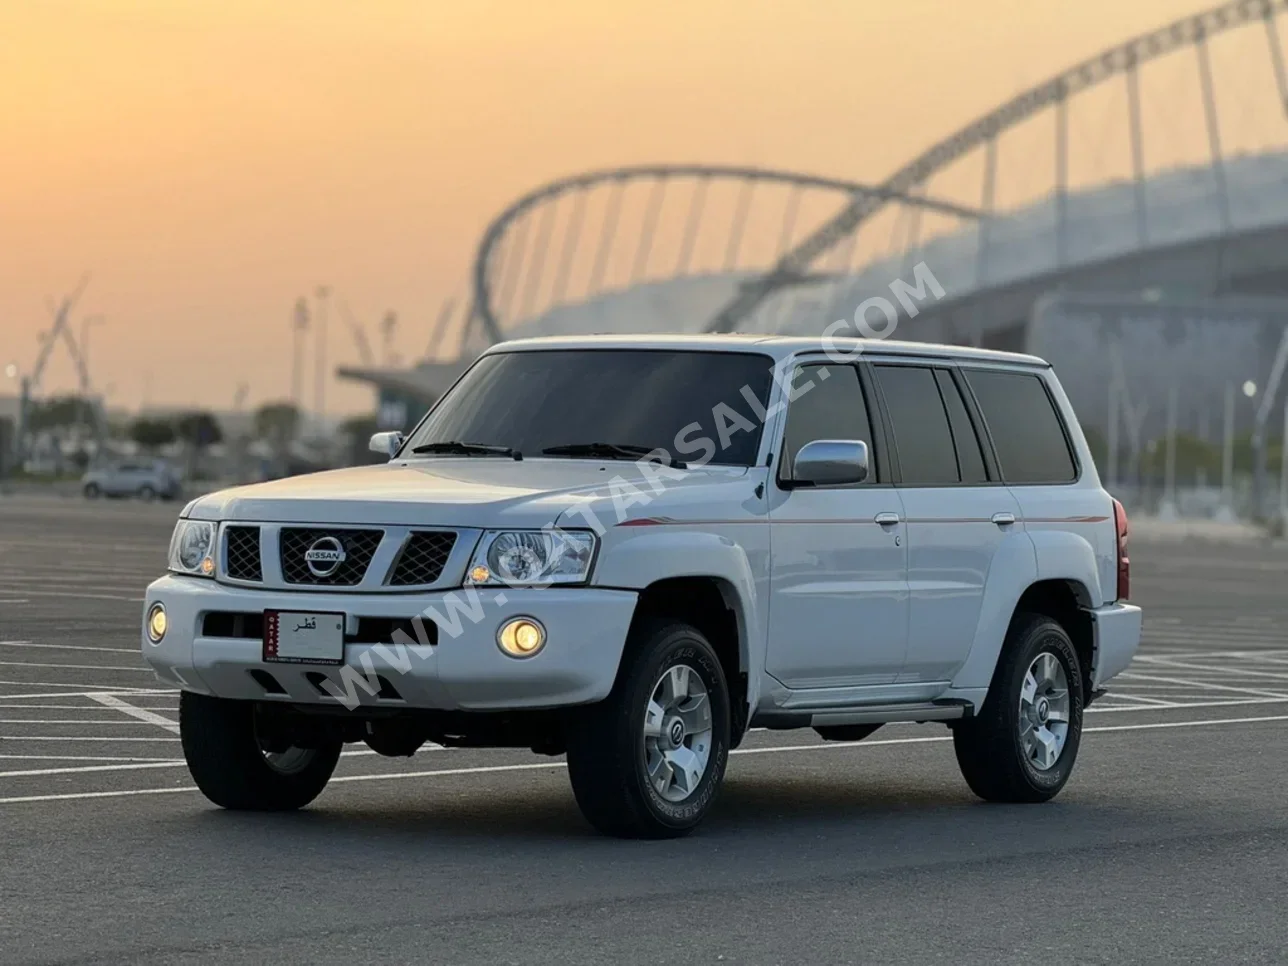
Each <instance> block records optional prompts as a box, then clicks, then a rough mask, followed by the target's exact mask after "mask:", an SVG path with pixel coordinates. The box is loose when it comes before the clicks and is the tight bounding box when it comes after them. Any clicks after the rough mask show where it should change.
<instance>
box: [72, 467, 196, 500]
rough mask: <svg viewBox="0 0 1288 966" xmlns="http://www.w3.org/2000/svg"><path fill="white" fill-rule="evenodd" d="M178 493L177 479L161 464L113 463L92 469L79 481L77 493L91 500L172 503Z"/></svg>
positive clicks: (177, 477) (172, 470)
mask: <svg viewBox="0 0 1288 966" xmlns="http://www.w3.org/2000/svg"><path fill="white" fill-rule="evenodd" d="M180 489H181V487H180V484H179V475H178V474H177V473H176V472H175V470H174V468H173V467H171V466H170V464H168V463H166V462H165V461H164V460H154V461H152V462H150V463H117V464H115V465H112V466H107V467H100V468H98V469H92V470H90V471H89V472H88V473H86V474H85V475H84V477H82V478H81V492H83V493H84V494H85V496H86V497H88V498H89V499H91V500H92V499H96V498H98V497H100V496H116V497H121V496H127V497H138V498H139V499H140V500H156V499H162V500H173V499H174V498H175V497H177V496H178V495H179V493H180Z"/></svg>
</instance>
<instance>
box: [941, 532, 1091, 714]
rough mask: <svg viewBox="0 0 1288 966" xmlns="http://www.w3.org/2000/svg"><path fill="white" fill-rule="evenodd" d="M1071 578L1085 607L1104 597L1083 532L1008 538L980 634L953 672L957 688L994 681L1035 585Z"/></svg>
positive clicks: (991, 580) (988, 587)
mask: <svg viewBox="0 0 1288 966" xmlns="http://www.w3.org/2000/svg"><path fill="white" fill-rule="evenodd" d="M1048 580H1063V581H1066V582H1067V583H1068V584H1069V585H1070V587H1071V588H1072V589H1073V591H1074V593H1075V594H1076V596H1077V597H1078V603H1079V605H1080V606H1082V607H1084V608H1090V607H1094V606H1095V602H1096V601H1098V600H1099V599H1100V572H1099V570H1098V568H1097V566H1096V552H1095V549H1094V548H1093V547H1092V546H1091V544H1090V543H1089V542H1088V541H1087V540H1086V539H1084V538H1083V537H1082V536H1080V535H1079V534H1076V533H1070V532H1068V531H1063V530H1038V531H1028V532H1026V533H1025V534H1023V535H1020V534H1016V539H1013V540H1007V541H1004V542H1003V543H1002V545H1001V547H999V548H998V552H997V554H996V555H995V556H994V558H993V563H992V566H991V567H990V568H989V573H988V580H987V583H986V584H985V589H984V600H983V605H982V606H981V608H980V615H979V623H978V624H977V625H976V628H975V639H974V641H973V642H972V644H971V649H970V654H969V655H968V656H967V658H966V662H965V663H964V664H963V665H962V666H961V668H960V669H959V670H958V671H957V674H956V675H955V676H954V677H953V689H954V690H967V689H978V688H987V687H988V686H989V685H990V684H991V683H992V680H993V671H994V670H995V669H996V667H997V661H998V657H999V656H1000V655H1001V653H1002V645H1003V644H1004V643H1005V641H1006V633H1007V630H1008V629H1009V628H1010V626H1011V618H1013V617H1014V616H1015V610H1016V608H1017V607H1018V606H1019V603H1020V599H1021V598H1022V597H1023V596H1024V594H1025V592H1026V591H1027V590H1028V589H1029V588H1030V587H1032V586H1033V585H1034V584H1036V583H1039V582H1041V581H1048Z"/></svg>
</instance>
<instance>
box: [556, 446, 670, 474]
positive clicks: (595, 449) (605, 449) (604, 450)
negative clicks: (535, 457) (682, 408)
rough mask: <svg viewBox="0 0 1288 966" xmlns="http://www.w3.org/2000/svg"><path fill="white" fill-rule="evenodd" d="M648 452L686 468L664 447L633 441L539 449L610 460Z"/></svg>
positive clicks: (562, 454) (634, 456)
mask: <svg viewBox="0 0 1288 966" xmlns="http://www.w3.org/2000/svg"><path fill="white" fill-rule="evenodd" d="M650 454H652V455H653V458H654V459H656V460H660V461H661V462H663V463H666V464H667V465H669V466H674V467H676V468H677V469H681V470H682V469H685V468H686V467H685V464H684V462H683V461H681V460H677V459H676V458H675V457H674V456H672V455H671V454H670V453H668V452H667V451H666V450H664V449H660V448H658V447H656V446H638V445H636V444H634V443H565V444H564V445H562V446H547V447H546V448H545V449H543V450H542V451H541V455H542V456H573V457H588V458H590V459H612V460H638V459H640V458H641V457H644V456H649V455H650Z"/></svg>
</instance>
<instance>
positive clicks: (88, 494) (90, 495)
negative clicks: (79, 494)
mask: <svg viewBox="0 0 1288 966" xmlns="http://www.w3.org/2000/svg"><path fill="white" fill-rule="evenodd" d="M100 492H101V491H100V490H99V488H98V484H97V483H86V484H85V499H87V500H97V499H98V496H99V493H100Z"/></svg>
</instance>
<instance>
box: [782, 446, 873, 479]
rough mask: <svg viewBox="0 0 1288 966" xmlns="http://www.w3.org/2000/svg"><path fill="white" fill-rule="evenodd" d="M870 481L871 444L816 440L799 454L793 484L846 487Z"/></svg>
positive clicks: (793, 464) (794, 465)
mask: <svg viewBox="0 0 1288 966" xmlns="http://www.w3.org/2000/svg"><path fill="white" fill-rule="evenodd" d="M867 478H868V444H867V443H865V442H863V441H862V440H858V439H816V440H814V441H813V442H812V443H806V444H805V445H804V446H802V447H801V448H800V450H799V451H798V452H797V453H796V459H795V460H794V461H793V463H792V480H791V481H792V483H794V484H795V485H797V486H845V485H846V484H850V483H862V482H863V481H864V480H866V479H867Z"/></svg>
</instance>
